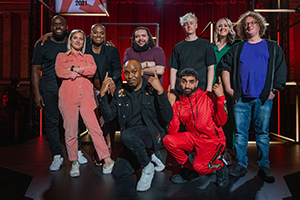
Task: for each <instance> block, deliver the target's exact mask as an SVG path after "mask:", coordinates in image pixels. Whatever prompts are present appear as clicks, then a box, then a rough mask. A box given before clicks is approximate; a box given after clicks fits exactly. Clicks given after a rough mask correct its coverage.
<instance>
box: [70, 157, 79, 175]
mask: <svg viewBox="0 0 300 200" xmlns="http://www.w3.org/2000/svg"><path fill="white" fill-rule="evenodd" d="M79 166H80V164H79V163H78V161H74V162H73V163H72V169H71V171H70V176H71V177H73V178H75V177H78V176H80V171H79Z"/></svg>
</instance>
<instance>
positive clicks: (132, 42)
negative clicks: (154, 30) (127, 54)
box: [131, 26, 155, 48]
mask: <svg viewBox="0 0 300 200" xmlns="http://www.w3.org/2000/svg"><path fill="white" fill-rule="evenodd" d="M138 30H145V31H146V32H147V34H148V37H149V40H148V44H149V47H150V48H152V47H154V46H155V43H154V40H153V38H152V35H151V33H150V31H149V29H148V28H146V27H142V26H141V27H138V28H136V29H135V30H134V31H133V34H132V40H131V47H133V44H134V43H135V32H137V31H138Z"/></svg>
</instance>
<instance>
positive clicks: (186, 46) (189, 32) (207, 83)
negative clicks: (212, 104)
mask: <svg viewBox="0 0 300 200" xmlns="http://www.w3.org/2000/svg"><path fill="white" fill-rule="evenodd" d="M197 22H198V19H197V17H196V16H195V14H192V13H187V14H186V15H184V16H183V17H180V24H181V26H182V28H183V31H184V32H185V35H186V38H185V39H184V40H183V41H181V42H179V43H178V44H176V45H175V47H174V49H173V52H172V54H171V56H170V59H169V62H168V66H169V67H171V72H170V89H171V90H172V89H176V90H179V91H180V87H179V85H178V81H176V80H179V78H178V74H179V73H180V72H181V71H182V70H183V69H185V68H193V69H195V70H196V72H197V73H198V81H199V84H198V87H199V88H200V89H201V90H204V91H211V90H212V84H213V79H214V64H216V58H215V53H214V50H213V48H212V46H211V44H210V43H209V41H207V40H204V39H202V38H199V37H198V36H197V35H196V31H197V28H198V24H197Z"/></svg>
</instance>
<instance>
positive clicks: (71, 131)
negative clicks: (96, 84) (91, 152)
mask: <svg viewBox="0 0 300 200" xmlns="http://www.w3.org/2000/svg"><path fill="white" fill-rule="evenodd" d="M85 41H86V39H85V34H84V32H83V31H82V30H73V31H72V32H71V33H70V35H69V38H68V44H67V48H68V51H67V52H66V53H59V54H58V55H57V58H56V63H55V70H56V74H57V76H58V77H59V78H61V79H62V85H61V87H60V88H59V101H58V105H59V110H60V112H61V114H62V117H63V120H64V129H65V140H66V146H67V152H68V157H69V160H70V161H72V169H71V171H70V176H71V177H78V176H79V175H80V171H79V163H78V153H77V151H78V142H77V140H78V136H77V134H78V116H79V113H78V112H80V114H81V116H82V119H83V122H84V124H85V125H86V127H87V128H88V130H89V132H90V135H91V137H92V140H93V143H94V146H95V149H96V151H97V154H98V156H99V158H100V159H104V162H105V165H104V166H103V173H105V174H108V173H111V171H112V168H113V165H114V162H113V160H112V159H111V158H110V153H109V151H108V148H107V145H106V143H105V141H104V137H103V133H102V130H101V128H100V126H99V123H98V120H97V118H96V116H95V113H94V109H95V108H96V102H95V99H94V91H93V84H92V83H91V81H90V79H91V78H92V77H93V76H94V74H95V71H96V64H95V61H94V59H93V57H92V56H91V55H88V54H84V52H85Z"/></svg>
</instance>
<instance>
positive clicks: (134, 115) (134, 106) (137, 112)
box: [126, 89, 144, 128]
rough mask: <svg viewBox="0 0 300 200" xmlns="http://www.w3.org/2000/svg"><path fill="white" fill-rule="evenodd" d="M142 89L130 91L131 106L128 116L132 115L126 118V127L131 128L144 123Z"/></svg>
mask: <svg viewBox="0 0 300 200" xmlns="http://www.w3.org/2000/svg"><path fill="white" fill-rule="evenodd" d="M141 91H142V89H139V90H138V91H133V92H128V93H127V94H128V97H129V98H130V100H131V108H130V113H128V116H131V117H130V118H129V119H127V120H126V128H130V127H133V126H137V125H144V122H143V119H142V114H141V105H142V92H141Z"/></svg>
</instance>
